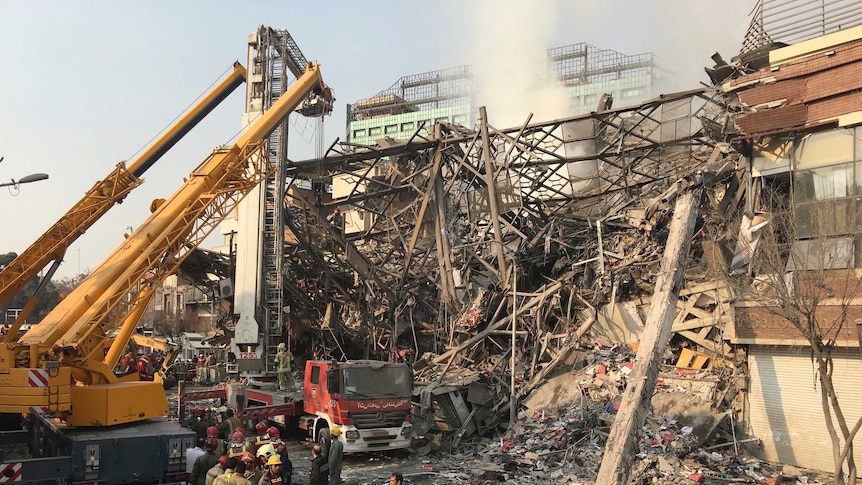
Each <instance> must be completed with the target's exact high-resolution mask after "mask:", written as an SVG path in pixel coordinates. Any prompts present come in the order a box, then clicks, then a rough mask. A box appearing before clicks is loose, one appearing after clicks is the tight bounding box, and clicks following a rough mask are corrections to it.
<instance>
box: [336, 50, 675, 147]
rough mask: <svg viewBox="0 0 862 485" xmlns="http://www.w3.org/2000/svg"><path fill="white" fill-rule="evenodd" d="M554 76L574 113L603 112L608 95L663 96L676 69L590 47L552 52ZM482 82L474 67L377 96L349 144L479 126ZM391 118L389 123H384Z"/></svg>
mask: <svg viewBox="0 0 862 485" xmlns="http://www.w3.org/2000/svg"><path fill="white" fill-rule="evenodd" d="M546 52H547V56H548V58H547V69H548V76H549V77H550V78H552V79H557V80H558V81H559V82H560V83H561V85H562V86H564V87H565V89H566V90H567V91H568V93H569V95H570V106H569V107H570V113H571V114H572V115H575V114H581V113H587V112H590V111H594V110H596V109H597V108H598V102H599V100H600V99H601V97H602V95H603V94H606V93H607V94H610V95H611V96H612V97H613V99H617V100H619V102H618V104H634V103H638V102H640V101H643V100H645V99H647V98H650V97H652V96H654V95H657V94H659V93H658V92H657V91H656V87H657V86H658V85H659V83H660V82H662V81H663V80H664V79H666V78H667V77H668V74H669V73H670V72H671V69H670V65H669V64H668V63H667V62H665V61H663V60H661V59H660V58H658V57H657V56H655V55H654V54H651V53H644V54H637V55H632V56H630V55H626V54H622V53H620V52H617V51H615V50H611V49H601V48H598V47H595V46H593V45H590V44H587V43H580V44H572V45H567V46H562V47H555V48H552V49H548V50H547V51H546ZM476 89H477V81H476V76H475V72H474V70H473V69H472V67H471V66H458V67H453V68H449V69H443V70H439V71H431V72H425V73H421V74H413V75H410V76H405V77H402V78H400V79H399V80H398V81H396V82H395V83H393V84H392V85H391V86H390V87H389V88H387V89H385V90H383V91H381V92H379V93H377V94H376V95H374V96H372V97H370V98H366V99H361V100H359V101H357V102H356V103H355V104H352V105H348V108H347V109H348V119H347V122H348V139H349V140H350V141H351V142H352V143H357V144H361V145H373V144H375V143H376V141H377V140H378V139H381V138H383V137H390V138H393V139H409V138H410V137H412V136H413V135H414V134H415V133H417V131H418V133H419V134H422V135H424V134H425V133H426V130H427V129H428V128H429V127H430V126H431V125H433V124H434V123H436V122H440V121H445V122H451V123H456V124H462V125H466V124H471V125H472V124H473V121H474V120H475V119H476V118H477V116H478V106H476V102H475V92H476ZM381 118H385V119H381Z"/></svg>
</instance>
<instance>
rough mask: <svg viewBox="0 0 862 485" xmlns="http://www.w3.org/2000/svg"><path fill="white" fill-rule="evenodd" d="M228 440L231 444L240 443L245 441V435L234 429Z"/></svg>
mask: <svg viewBox="0 0 862 485" xmlns="http://www.w3.org/2000/svg"><path fill="white" fill-rule="evenodd" d="M230 441H231V444H235V445H237V446H239V445H242V442H243V441H245V435H243V434H242V432H241V431H240V430H236V431H234V432H233V436H231V437H230Z"/></svg>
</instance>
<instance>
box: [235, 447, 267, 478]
mask: <svg viewBox="0 0 862 485" xmlns="http://www.w3.org/2000/svg"><path fill="white" fill-rule="evenodd" d="M240 461H242V462H243V463H245V478H247V479H248V481H249V482H251V483H253V484H254V485H257V484H258V483H260V477H262V476H263V468H262V467H260V466H257V463H255V461H254V455H253V454H251V452H247V453H246V454H244V455H242V458H241V459H240Z"/></svg>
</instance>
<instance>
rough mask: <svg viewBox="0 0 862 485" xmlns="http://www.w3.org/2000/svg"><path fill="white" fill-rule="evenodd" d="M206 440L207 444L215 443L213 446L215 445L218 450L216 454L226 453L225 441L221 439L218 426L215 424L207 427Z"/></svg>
mask: <svg viewBox="0 0 862 485" xmlns="http://www.w3.org/2000/svg"><path fill="white" fill-rule="evenodd" d="M206 442H207V444H210V443H212V444H213V446H214V447H215V448H214V449H215V452H216V456H221V455H224V454H225V446H224V441H222V440H220V439H219V436H218V428H216V427H215V426H210V427H209V428H207V438H206Z"/></svg>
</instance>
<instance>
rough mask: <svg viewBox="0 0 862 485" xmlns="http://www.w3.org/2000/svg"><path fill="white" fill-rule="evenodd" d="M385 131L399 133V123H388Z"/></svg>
mask: <svg viewBox="0 0 862 485" xmlns="http://www.w3.org/2000/svg"><path fill="white" fill-rule="evenodd" d="M384 133H386V134H387V135H391V134H392V133H398V125H386V128H385V129H384Z"/></svg>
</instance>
